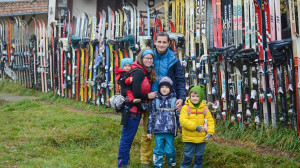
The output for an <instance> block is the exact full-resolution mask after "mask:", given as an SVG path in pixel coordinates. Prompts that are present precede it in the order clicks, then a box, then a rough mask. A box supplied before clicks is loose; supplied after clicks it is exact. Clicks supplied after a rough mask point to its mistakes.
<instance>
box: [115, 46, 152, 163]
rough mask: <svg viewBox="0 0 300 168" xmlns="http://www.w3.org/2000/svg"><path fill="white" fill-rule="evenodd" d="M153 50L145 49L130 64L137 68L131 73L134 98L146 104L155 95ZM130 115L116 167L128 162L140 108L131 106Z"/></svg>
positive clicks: (123, 131) (123, 133) (122, 136)
mask: <svg viewBox="0 0 300 168" xmlns="http://www.w3.org/2000/svg"><path fill="white" fill-rule="evenodd" d="M153 55H154V53H153V51H152V50H151V49H145V50H143V51H141V52H140V53H139V55H138V56H137V61H135V62H134V63H132V64H131V69H134V68H139V70H135V71H133V73H132V78H133V80H132V92H133V95H134V97H135V98H136V99H141V100H142V102H143V103H146V104H147V101H148V100H149V99H154V98H155V97H156V92H151V93H150V90H151V83H153V82H154V81H155V76H156V75H155V70H154V67H153V66H152V63H153ZM129 111H130V117H129V118H128V121H127V125H125V126H124V125H123V129H122V135H121V140H120V144H119V154H118V167H125V166H127V165H128V164H129V160H130V155H129V154H130V148H131V145H132V141H133V139H134V137H135V134H136V132H137V129H138V126H139V122H140V119H141V114H142V110H141V109H140V108H138V107H137V106H133V107H132V108H131V109H130V110H129Z"/></svg>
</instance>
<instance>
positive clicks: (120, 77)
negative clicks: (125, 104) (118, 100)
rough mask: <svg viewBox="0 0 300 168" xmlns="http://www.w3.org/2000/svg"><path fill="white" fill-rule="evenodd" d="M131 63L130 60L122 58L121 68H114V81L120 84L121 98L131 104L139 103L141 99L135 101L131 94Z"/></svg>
mask: <svg viewBox="0 0 300 168" xmlns="http://www.w3.org/2000/svg"><path fill="white" fill-rule="evenodd" d="M132 63H133V60H132V58H123V59H122V60H121V68H119V67H118V66H116V67H115V75H116V81H118V83H119V84H120V90H121V95H122V96H123V97H128V99H129V101H130V102H131V101H132V102H133V103H139V102H141V99H135V98H134V96H133V93H132V90H131V89H132V88H131V87H132V77H129V76H130V73H131V64H132Z"/></svg>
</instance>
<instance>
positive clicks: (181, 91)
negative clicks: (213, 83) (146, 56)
mask: <svg viewBox="0 0 300 168" xmlns="http://www.w3.org/2000/svg"><path fill="white" fill-rule="evenodd" d="M154 44H155V46H156V49H154V61H153V64H154V68H155V72H156V81H155V82H154V83H152V87H151V92H155V91H158V83H159V81H160V79H161V78H162V77H165V76H168V77H169V78H171V79H172V81H173V86H172V91H173V92H174V93H176V98H177V99H178V100H177V101H176V103H175V109H176V111H180V109H181V107H182V104H183V102H184V100H185V98H186V92H185V79H184V73H183V68H182V66H181V63H180V60H179V59H178V58H177V57H176V56H175V54H176V52H175V51H173V50H172V49H170V48H169V45H170V40H169V35H168V34H167V33H165V32H160V33H158V34H157V35H156V41H155V42H154ZM148 116H149V111H147V112H145V113H144V115H143V127H144V132H143V134H142V137H141V163H142V165H144V166H145V167H147V166H148V165H149V164H150V162H151V152H152V146H151V140H150V139H148V138H147V124H148Z"/></svg>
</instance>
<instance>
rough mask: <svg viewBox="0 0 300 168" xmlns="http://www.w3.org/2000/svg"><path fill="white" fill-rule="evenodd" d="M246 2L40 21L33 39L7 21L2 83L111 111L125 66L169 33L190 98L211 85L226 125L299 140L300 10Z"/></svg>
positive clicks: (272, 1) (201, 0) (23, 25)
mask: <svg viewBox="0 0 300 168" xmlns="http://www.w3.org/2000/svg"><path fill="white" fill-rule="evenodd" d="M299 1H300V0H299ZM243 2H244V3H243V4H242V1H238V0H233V1H231V0H223V1H222V2H221V0H212V1H206V0H196V1H193V0H181V1H179V0H175V1H172V0H170V1H163V2H162V3H161V4H156V5H155V6H154V7H151V8H150V7H149V6H148V4H146V3H145V4H144V5H145V9H146V10H145V11H139V10H137V8H136V6H135V5H133V4H127V5H124V6H123V9H118V10H116V11H113V10H111V8H110V7H107V10H102V11H101V12H99V13H98V15H97V16H91V15H89V14H87V13H82V16H81V17H72V16H70V14H69V15H68V16H67V17H63V18H60V19H59V20H53V21H51V22H50V23H48V24H45V22H44V21H43V20H35V19H34V18H33V22H32V23H31V24H34V33H33V34H29V32H28V27H29V25H27V22H26V21H24V20H22V19H20V18H19V17H12V18H9V19H1V18H0V40H1V42H0V50H1V72H2V73H1V75H2V77H10V78H11V79H13V80H14V81H16V82H18V83H20V84H21V85H23V86H26V87H28V88H35V89H37V90H39V91H42V92H54V93H55V94H57V95H59V96H61V97H66V98H70V99H75V100H78V101H84V102H88V103H92V104H95V105H98V106H100V105H105V106H107V107H109V106H110V102H109V98H110V97H112V96H114V95H115V94H117V93H119V86H118V84H117V82H116V80H115V75H114V67H115V66H120V60H121V59H123V58H127V57H131V58H133V60H135V57H136V55H137V54H138V53H139V52H140V50H141V49H143V48H145V47H150V48H154V47H155V46H154V43H153V42H154V40H155V36H156V34H157V33H158V32H162V31H165V32H167V33H168V34H169V36H170V48H172V49H173V50H174V51H176V52H177V55H176V56H177V57H178V59H179V60H180V61H181V63H182V66H183V69H184V73H185V80H186V81H185V82H186V91H187V93H188V91H189V86H190V85H204V86H205V100H206V101H207V103H208V104H209V105H210V106H209V108H210V110H211V111H212V112H213V114H214V117H215V119H216V120H225V121H232V122H237V123H239V125H240V126H241V127H242V128H251V129H258V128H262V127H263V128H267V127H271V128H274V129H275V128H277V127H282V126H284V127H286V128H289V129H293V130H295V131H298V133H299V98H298V94H299V89H300V83H299V77H300V71H299V70H298V67H299V66H298V65H299V64H300V61H299V60H298V59H299V58H298V55H299V54H300V38H299V37H298V36H296V34H299V32H297V30H299V29H300V22H298V24H297V22H296V19H295V16H296V15H295V14H296V13H295V10H296V9H297V10H300V3H298V4H297V5H298V6H297V7H295V4H294V0H289V1H288V3H286V4H282V3H280V0H262V1H261V0H244V1H243ZM280 5H281V6H282V5H286V6H285V7H286V9H288V10H287V13H288V15H286V16H288V17H287V18H286V19H287V21H288V23H289V24H288V25H291V26H290V29H289V30H290V31H289V32H290V34H291V36H290V37H289V38H285V39H282V36H283V32H282V30H281V29H282V24H281V18H282V16H281V14H280V12H282V11H281V10H280ZM299 14H300V12H298V15H299ZM284 19H285V18H284ZM150 23H152V24H150ZM297 27H298V28H297Z"/></svg>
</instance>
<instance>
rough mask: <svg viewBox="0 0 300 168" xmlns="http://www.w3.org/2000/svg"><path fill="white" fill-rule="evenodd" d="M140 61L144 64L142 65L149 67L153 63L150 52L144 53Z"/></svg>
mask: <svg viewBox="0 0 300 168" xmlns="http://www.w3.org/2000/svg"><path fill="white" fill-rule="evenodd" d="M142 62H143V64H144V66H146V67H150V66H151V65H152V63H153V56H152V55H151V54H146V55H145V56H144V57H143V58H142Z"/></svg>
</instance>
